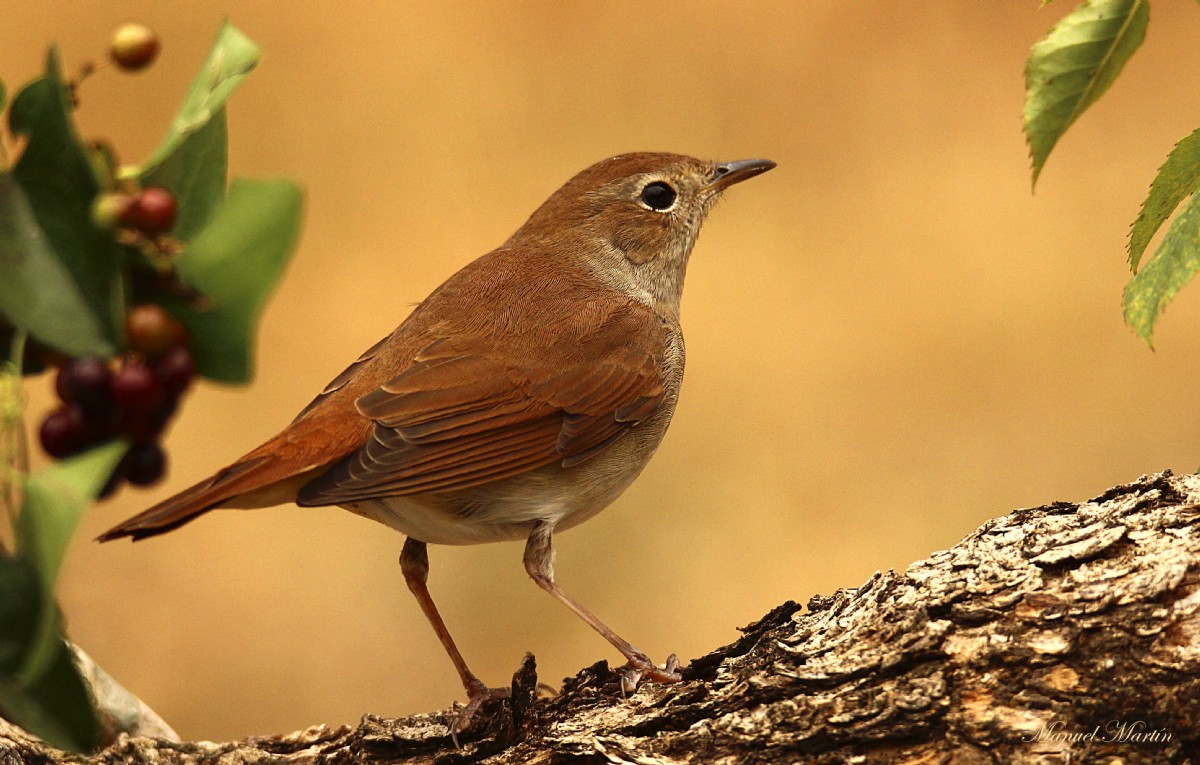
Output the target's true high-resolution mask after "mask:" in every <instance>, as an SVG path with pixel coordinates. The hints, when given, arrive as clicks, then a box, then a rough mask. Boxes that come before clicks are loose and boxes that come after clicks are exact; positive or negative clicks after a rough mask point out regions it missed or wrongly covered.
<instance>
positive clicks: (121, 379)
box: [112, 362, 163, 415]
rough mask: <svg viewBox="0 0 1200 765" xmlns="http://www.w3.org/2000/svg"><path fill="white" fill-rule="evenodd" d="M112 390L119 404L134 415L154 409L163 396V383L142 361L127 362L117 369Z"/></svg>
mask: <svg viewBox="0 0 1200 765" xmlns="http://www.w3.org/2000/svg"><path fill="white" fill-rule="evenodd" d="M112 390H113V398H114V399H115V400H116V402H117V405H118V406H120V407H121V408H122V409H124V410H125V411H126V412H128V413H130V414H134V415H140V414H147V413H149V412H152V411H154V409H155V408H157V407H158V404H159V402H160V401H162V397H163V385H162V383H161V382H160V381H159V379H158V377H157V376H155V374H154V371H153V370H151V369H150V367H148V366H146V365H145V364H143V363H141V362H133V363H131V364H126V365H125V366H123V367H121V368H120V369H119V370H117V373H116V374H115V375H113V380H112Z"/></svg>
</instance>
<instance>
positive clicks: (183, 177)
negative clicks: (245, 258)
mask: <svg viewBox="0 0 1200 765" xmlns="http://www.w3.org/2000/svg"><path fill="white" fill-rule="evenodd" d="M227 152H228V138H227V135H226V126H225V110H224V109H218V110H217V111H216V113H215V114H213V116H212V118H211V119H209V120H208V121H207V122H206V123H204V125H203V126H202V127H201V128H200V129H199V130H197V131H195V132H194V133H191V134H190V135H188V136H187V138H186V139H184V141H183V142H182V143H181V144H179V146H178V147H177V148H176V149H175V150H174V151H172V152H170V153H169V154H167V155H166V156H165V157H163V159H162V161H161V162H159V163H158V164H156V165H155V166H154V167H152V168H151V169H150V170H148V171H146V172H143V173H142V175H141V178H140V180H141V182H142V185H143V186H162V187H164V188H166V189H170V191H171V193H172V194H174V195H175V202H176V205H177V206H178V209H179V217H178V218H177V219H176V221H175V226H174V228H172V229H171V234H172V236H174V237H175V238H176V239H181V240H183V241H189V240H190V239H192V238H193V237H194V236H195V235H196V234H197V233H199V232H200V230H201V229H203V228H204V226H205V224H207V223H208V221H209V220H210V219H211V218H212V215H213V213H215V212H216V211H217V209H218V208H219V207H220V206H221V203H222V202H223V201H225V184H226V176H227V172H228V170H227V168H228V154H227Z"/></svg>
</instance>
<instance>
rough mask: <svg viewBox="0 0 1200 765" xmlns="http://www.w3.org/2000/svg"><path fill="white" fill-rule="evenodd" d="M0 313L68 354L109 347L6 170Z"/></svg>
mask: <svg viewBox="0 0 1200 765" xmlns="http://www.w3.org/2000/svg"><path fill="white" fill-rule="evenodd" d="M0 312H2V313H4V314H5V315H6V316H8V318H9V319H10V320H11V321H12V322H14V323H15V324H17V325H18V326H20V327H24V328H26V329H28V330H29V331H30V332H31V333H32V334H33V335H34V336H36V337H37V338H38V339H39V340H41V341H42V342H43V343H46V344H47V345H51V346H53V347H55V348H58V349H59V350H61V351H63V352H64V353H67V354H70V355H71V356H81V355H83V354H86V353H99V354H102V355H109V354H110V353H111V352H112V351H113V347H112V344H111V343H110V342H109V340H108V339H107V337H106V333H105V330H104V325H103V322H102V320H101V319H100V317H98V316H97V315H96V314H95V313H93V312H92V308H91V306H90V305H89V304H88V301H87V298H85V297H84V294H83V292H82V291H81V290H80V289H79V286H78V284H77V283H76V282H75V279H74V277H73V276H72V275H71V272H70V271H69V270H68V269H67V267H66V265H65V264H64V263H63V262H62V261H61V260H59V258H58V254H57V253H56V252H55V251H54V249H53V247H51V245H50V242H49V241H48V240H47V239H46V235H45V234H44V233H43V232H42V230H41V228H39V227H38V224H37V220H36V219H35V218H34V215H33V210H32V209H30V207H29V200H27V199H26V198H25V192H24V191H23V190H22V189H21V187H20V186H18V185H17V184H16V182H15V180H14V179H13V177H12V174H11V173H0Z"/></svg>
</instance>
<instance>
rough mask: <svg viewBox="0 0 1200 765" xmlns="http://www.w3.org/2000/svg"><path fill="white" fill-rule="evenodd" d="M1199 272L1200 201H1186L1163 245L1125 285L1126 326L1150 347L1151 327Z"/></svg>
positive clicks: (1151, 341)
mask: <svg viewBox="0 0 1200 765" xmlns="http://www.w3.org/2000/svg"><path fill="white" fill-rule="evenodd" d="M1198 268H1200V197H1197V196H1193V197H1192V198H1191V199H1189V200H1188V201H1187V203H1186V204H1185V205H1184V206H1183V209H1182V210H1181V211H1180V213H1179V215H1177V216H1176V217H1175V220H1174V221H1172V222H1171V227H1170V228H1168V229H1167V234H1166V236H1164V237H1163V241H1162V244H1160V245H1159V247H1158V251H1157V252H1156V253H1155V254H1154V257H1153V258H1151V259H1150V262H1148V263H1147V264H1146V265H1145V266H1143V267H1142V270H1141V271H1139V272H1138V273H1137V275H1136V276H1134V277H1133V278H1132V279H1130V280H1129V283H1128V284H1126V285H1125V295H1124V297H1123V298H1122V301H1121V302H1122V305H1123V307H1124V310H1125V323H1126V324H1128V325H1129V327H1130V328H1131V329H1132V330H1133V331H1134V332H1135V333H1136V334H1137V336H1138V337H1140V338H1142V339H1143V340H1145V341H1146V344H1147V345H1149V346H1151V347H1153V346H1154V342H1153V334H1154V324H1155V322H1156V321H1158V317H1159V316H1160V315H1161V314H1162V312H1163V310H1164V309H1165V308H1166V307H1167V303H1169V302H1171V299H1172V298H1173V297H1175V294H1176V293H1177V292H1179V290H1180V289H1182V288H1183V286H1184V285H1185V284H1187V283H1188V282H1190V281H1191V280H1192V277H1193V276H1195V275H1196V269H1198Z"/></svg>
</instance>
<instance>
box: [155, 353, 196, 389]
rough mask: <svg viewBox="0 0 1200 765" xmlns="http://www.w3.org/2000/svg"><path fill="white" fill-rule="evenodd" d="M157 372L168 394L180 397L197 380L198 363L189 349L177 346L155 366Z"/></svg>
mask: <svg viewBox="0 0 1200 765" xmlns="http://www.w3.org/2000/svg"><path fill="white" fill-rule="evenodd" d="M155 370H156V371H157V372H158V377H159V379H160V380H162V384H163V387H164V388H165V389H166V391H167V394H168V395H171V396H179V395H180V394H182V393H183V392H184V391H185V390H187V389H188V386H190V385H191V384H192V380H193V379H195V377H196V362H195V361H194V360H193V359H192V354H191V352H190V351H188V349H187V348H185V347H183V346H182V345H177V346H175V347H174V348H172V349H171V350H169V351H167V353H166V355H165V356H163V357H162V359H160V360H159V362H158V364H157V365H155Z"/></svg>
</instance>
